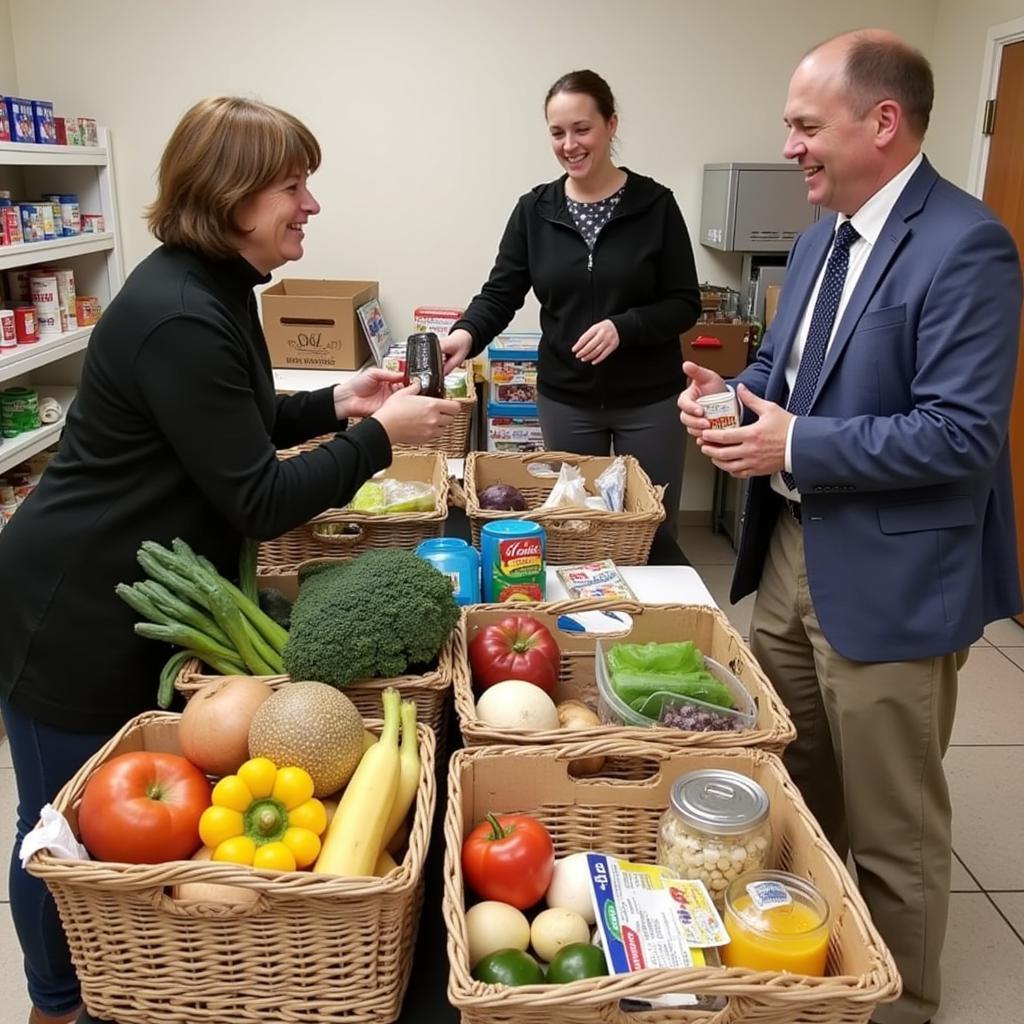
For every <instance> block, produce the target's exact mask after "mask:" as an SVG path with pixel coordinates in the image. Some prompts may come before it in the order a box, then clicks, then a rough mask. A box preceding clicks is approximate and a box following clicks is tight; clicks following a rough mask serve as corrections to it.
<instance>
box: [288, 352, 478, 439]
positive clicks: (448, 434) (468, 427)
mask: <svg viewBox="0 0 1024 1024" xmlns="http://www.w3.org/2000/svg"><path fill="white" fill-rule="evenodd" d="M462 368H463V369H464V370H466V373H467V377H468V380H469V394H468V395H466V397H465V398H450V399H449V401H451V402H458V403H459V411H458V414H457V415H456V417H455V419H453V420H452V422H451V423H449V424H448V426H447V427H445V428H444V433H442V434H441V436H440V437H439V438H437V440H435V441H431V442H430V443H429V444H423V445H408V444H395V445H392V446H391V450H392V451H394V452H415V451H421V450H427V451H435V452H441V453H442V454H443V455H446V456H447V457H448V458H449V459H464V458H465V457H466V453H467V452H468V451H469V449H470V440H471V438H472V431H473V411H474V410H475V409H476V405H477V401H476V385H475V384H474V383H473V369H472V367H471V366H468V365H467V366H463V367H462ZM359 422H361V419H360V417H359V416H352V417H350V418H349V421H348V425H349V427H354V426H355V425H356V424H357V423H359ZM334 437H337V434H321V435H320V436H319V437H314V438H312V439H310V440H309V441H308V442H306V443H305V444H303V445H299V447H300V448H302V449H305V450H308V449H310V448H314V447H316V445H318V444H322V443H323V442H324V441H330V440H331V439H332V438H334Z"/></svg>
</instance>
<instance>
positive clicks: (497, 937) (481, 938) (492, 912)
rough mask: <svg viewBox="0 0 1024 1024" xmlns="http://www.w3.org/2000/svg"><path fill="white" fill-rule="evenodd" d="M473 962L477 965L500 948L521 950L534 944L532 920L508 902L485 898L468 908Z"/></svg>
mask: <svg viewBox="0 0 1024 1024" xmlns="http://www.w3.org/2000/svg"><path fill="white" fill-rule="evenodd" d="M466 938H467V940H468V942H469V964H470V967H475V966H476V965H477V963H479V961H480V960H481V959H482V958H483V957H485V956H487V954H488V953H496V952H497V951H498V950H499V949H521V950H522V951H523V952H524V953H525V952H526V947H527V946H529V944H530V923H529V921H527V920H526V917H525V916H524V915H523V913H522V911H520V910H516V908H515V907H513V906H510V905H509V904H508V903H499V902H498V901H497V900H485V901H484V902H483V903H477V904H475V905H474V906H472V907H470V908H469V910H467V911H466Z"/></svg>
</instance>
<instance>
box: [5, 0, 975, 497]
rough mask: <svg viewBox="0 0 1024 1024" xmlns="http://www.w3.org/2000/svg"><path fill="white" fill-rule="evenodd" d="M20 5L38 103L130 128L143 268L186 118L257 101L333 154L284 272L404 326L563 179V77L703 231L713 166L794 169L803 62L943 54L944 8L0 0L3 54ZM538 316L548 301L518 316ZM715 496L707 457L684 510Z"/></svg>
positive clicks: (22, 77)
mask: <svg viewBox="0 0 1024 1024" xmlns="http://www.w3.org/2000/svg"><path fill="white" fill-rule="evenodd" d="M8 4H9V6H10V12H11V21H12V26H13V38H14V40H15V41H16V43H17V79H18V85H19V89H20V91H21V94H22V95H25V96H45V97H48V98H52V99H53V100H54V101H55V102H56V106H57V110H58V112H61V111H63V112H67V113H70V114H75V113H77V114H89V115H93V116H95V117H96V118H97V119H98V120H99V121H100V122H101V123H102V124H105V125H108V126H110V128H111V130H112V131H113V133H114V152H115V157H116V164H117V176H118V192H119V201H120V204H121V210H120V219H121V230H122V236H123V239H124V249H125V261H126V266H127V267H129V268H130V267H131V266H133V265H134V264H135V263H136V262H138V260H139V259H141V258H142V257H143V256H144V255H145V254H146V253H147V252H148V251H149V249H150V248H151V246H152V244H153V243H152V240H151V239H150V237H149V236H148V234H147V233H146V230H145V228H144V226H143V224H142V220H141V211H142V208H143V207H144V205H145V204H146V203H147V202H148V201H149V200H150V199H151V198H152V196H153V172H154V168H155V167H156V164H157V161H158V159H159V155H160V151H161V147H162V146H163V144H164V142H165V140H166V138H167V136H168V134H169V133H170V131H171V129H172V127H173V126H174V124H175V122H176V121H177V119H178V118H179V117H180V115H181V114H182V113H183V111H184V110H185V109H186V108H187V107H188V106H189V105H190V104H191V103H192V102H194V101H195V100H197V99H199V98H201V97H203V96H207V95H210V94H215V93H244V94H254V95H256V96H259V97H260V98H262V99H264V100H266V101H268V102H271V103H275V104H277V105H279V106H282V107H285V108H286V109H288V110H291V111H292V112H294V113H295V114H297V115H299V116H300V117H301V118H303V119H304V120H305V121H306V122H307V123H308V124H309V125H310V127H311V128H312V129H313V131H314V132H315V133H316V134H317V136H318V137H319V139H320V141H321V143H322V145H323V149H324V166H323V168H322V169H321V170H320V172H319V173H318V174H317V175H316V176H315V178H314V179H313V184H314V190H315V192H316V194H317V196H318V198H319V199H320V201H321V203H322V204H323V213H322V214H321V215H320V217H318V218H317V221H316V223H315V224H314V225H313V226H312V228H311V229H310V231H309V232H308V240H307V244H306V257H305V259H304V260H303V261H302V263H301V264H300V265H299V267H298V268H288V269H286V270H285V273H286V274H288V273H291V274H293V275H294V274H301V275H302V276H311V277H316V276H328V277H352V278H362V277H370V278H375V279H377V280H379V281H380V282H381V295H382V301H383V303H384V308H385V313H386V314H387V316H388V318H389V321H390V322H391V324H392V328H393V330H395V331H396V332H397V333H399V334H402V333H405V332H406V331H407V329H408V328H409V327H410V325H411V318H412V310H413V308H414V307H415V306H416V305H417V304H421V303H429V304H459V303H465V302H467V301H468V300H469V299H470V298H471V297H472V296H473V294H474V293H475V291H476V289H477V288H478V286H479V285H480V283H481V282H482V280H483V279H484V277H485V275H486V273H487V271H488V270H489V269H490V264H491V261H492V259H493V257H494V253H495V251H496V248H497V243H498V238H499V235H500V232H501V230H502V227H503V226H504V223H505V220H506V218H507V216H508V213H509V211H510V210H511V208H512V205H513V203H514V201H515V199H516V197H517V196H518V195H520V194H521V193H522V192H524V191H526V190H527V189H528V188H530V187H531V186H532V185H534V184H536V183H538V182H540V181H544V180H547V179H550V178H553V177H555V176H556V175H557V173H558V168H557V166H556V164H555V162H554V159H553V157H552V156H551V153H550V150H549V148H548V145H547V141H546V133H545V129H544V122H543V116H542V109H541V108H542V101H543V96H544V93H545V91H546V89H547V87H548V85H549V84H550V83H551V82H552V81H553V80H554V79H555V78H556V77H557V76H558V75H559V74H561V73H562V72H564V71H567V70H569V69H571V68H573V67H580V66H590V67H593V68H595V69H597V70H598V71H600V72H601V73H602V74H604V75H605V76H606V77H607V78H608V80H609V81H610V83H611V85H612V88H613V89H614V90H615V92H616V94H617V96H618V100H619V104H620V112H621V130H620V138H621V146H620V158H621V160H622V162H623V163H625V164H626V165H628V166H630V167H632V168H634V169H636V170H638V171H641V172H643V173H645V174H650V175H652V176H654V177H655V178H657V179H659V180H660V181H662V182H664V183H665V184H667V185H669V186H670V187H671V188H673V189H674V190H675V193H676V196H677V198H678V200H679V203H680V206H681V208H682V210H683V214H684V216H685V217H686V219H687V221H688V223H689V224H690V226H691V230H692V231H693V233H696V229H697V225H698V223H699V208H700V187H701V167H702V165H703V164H704V163H707V162H712V161H727V160H778V159H781V156H780V149H781V146H782V141H783V129H782V121H781V108H782V104H783V99H784V95H785V91H786V83H787V81H788V78H789V75H790V72H791V70H792V67H793V66H794V64H795V63H796V61H797V59H798V58H799V56H800V54H801V53H802V52H803V51H804V50H805V49H807V48H808V47H809V46H811V45H813V44H814V43H815V42H817V41H819V40H821V39H822V38H824V37H827V36H829V35H832V34H834V33H836V32H840V31H843V30H845V29H849V28H854V27H857V26H859V25H866V24H879V25H884V26H887V27H889V28H892V29H894V30H895V31H897V32H899V33H901V34H902V35H904V36H905V37H906V38H907V39H909V40H910V41H911V42H913V43H915V44H916V45H918V46H920V47H922V48H923V49H925V50H926V51H928V50H929V49H930V47H931V43H932V35H933V29H934V26H935V16H936V0H901V2H900V3H893V2H892V0H861V2H860V3H858V4H856V5H851V4H849V3H848V2H847V0H816V2H810V0H774V2H773V3H771V4H765V3H764V2H763V0H719V2H716V3H708V2H707V0H634V2H633V3H630V4H623V3H622V2H621V0H588V2H584V0H518V2H517V3H514V4H506V3H502V2H500V0H378V2H376V3H372V4H371V3H366V2H365V0H359V2H352V0H333V2H331V0H304V2H297V3H293V4H291V5H287V4H282V3H281V2H280V0H176V2H175V3H164V2H159V0H0V55H2V54H3V49H2V47H3V36H4V22H3V13H4V8H5V6H7V5H8ZM941 6H948V7H954V6H956V5H954V4H949V5H941ZM47 24H60V25H64V26H65V27H67V26H69V25H70V26H78V27H79V32H80V34H79V38H83V37H84V38H86V39H88V40H90V43H89V45H77V46H66V45H62V44H61V43H60V41H59V40H60V38H61V33H60V32H58V31H56V30H46V29H45V28H44V26H46V25H47ZM65 35H66V33H65ZM57 47H59V50H60V53H59V59H55V55H54V51H55V48H57ZM973 60H974V62H975V63H977V62H978V61H980V57H975V58H973ZM963 73H964V76H965V77H970V74H969V72H968V71H967V70H966V69H965V70H964V72H963ZM974 77H975V78H976V77H977V72H975V73H974ZM970 92H971V95H972V96H973V95H974V94H975V93H976V88H975V86H974V85H973V84H972V85H971V89H970ZM696 254H697V262H698V270H699V272H700V275H701V277H702V279H710V280H714V281H716V282H723V283H724V282H729V281H732V282H735V280H736V276H737V275H738V270H739V259H738V258H737V257H732V256H722V255H719V254H714V253H712V252H710V251H709V250H706V249H703V248H702V247H701V246H699V245H698V246H697V247H696ZM535 324H536V313H535V308H534V307H533V305H532V300H531V302H530V304H528V306H527V308H526V309H525V310H524V312H523V313H521V314H520V316H519V317H518V318H517V320H516V325H517V326H519V327H521V328H524V329H527V328H530V327H533V326H535ZM710 492H711V474H710V472H708V467H707V464H706V463H705V462H704V460H703V459H701V458H700V456H699V455H697V454H696V453H695V452H694V453H691V455H690V457H689V460H688V465H687V473H686V480H685V484H684V497H683V507H684V508H687V509H707V508H708V507H709V506H710Z"/></svg>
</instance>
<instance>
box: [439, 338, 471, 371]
mask: <svg viewBox="0 0 1024 1024" xmlns="http://www.w3.org/2000/svg"><path fill="white" fill-rule="evenodd" d="M472 346H473V335H472V334H470V333H469V331H467V330H464V329H463V328H461V327H460V328H459V329H458V330H457V331H452V333H451V334H449V335H448V337H447V338H442V339H441V351H442V352H443V353H444V372H445V373H451V372H452V370H454V369H455V368H456V367H459V366H461V365H462V364H463V363H464V362H465V361H466V356H468V355H469V350H470V348H472Z"/></svg>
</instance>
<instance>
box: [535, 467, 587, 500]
mask: <svg viewBox="0 0 1024 1024" xmlns="http://www.w3.org/2000/svg"><path fill="white" fill-rule="evenodd" d="M588 497H589V495H588V494H587V488H586V486H585V484H584V483H583V474H582V473H580V471H579V470H578V469H577V468H576V467H575V466H570V465H569V463H568V462H563V463H562V469H561V472H560V473H559V474H558V479H557V480H556V481H555V486H554V487H552V488H551V493H550V494H549V495H548V496H547V498H546V499H545V501H544V504H543V505H541V508H542V509H545V508H586V507H587V498H588Z"/></svg>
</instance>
